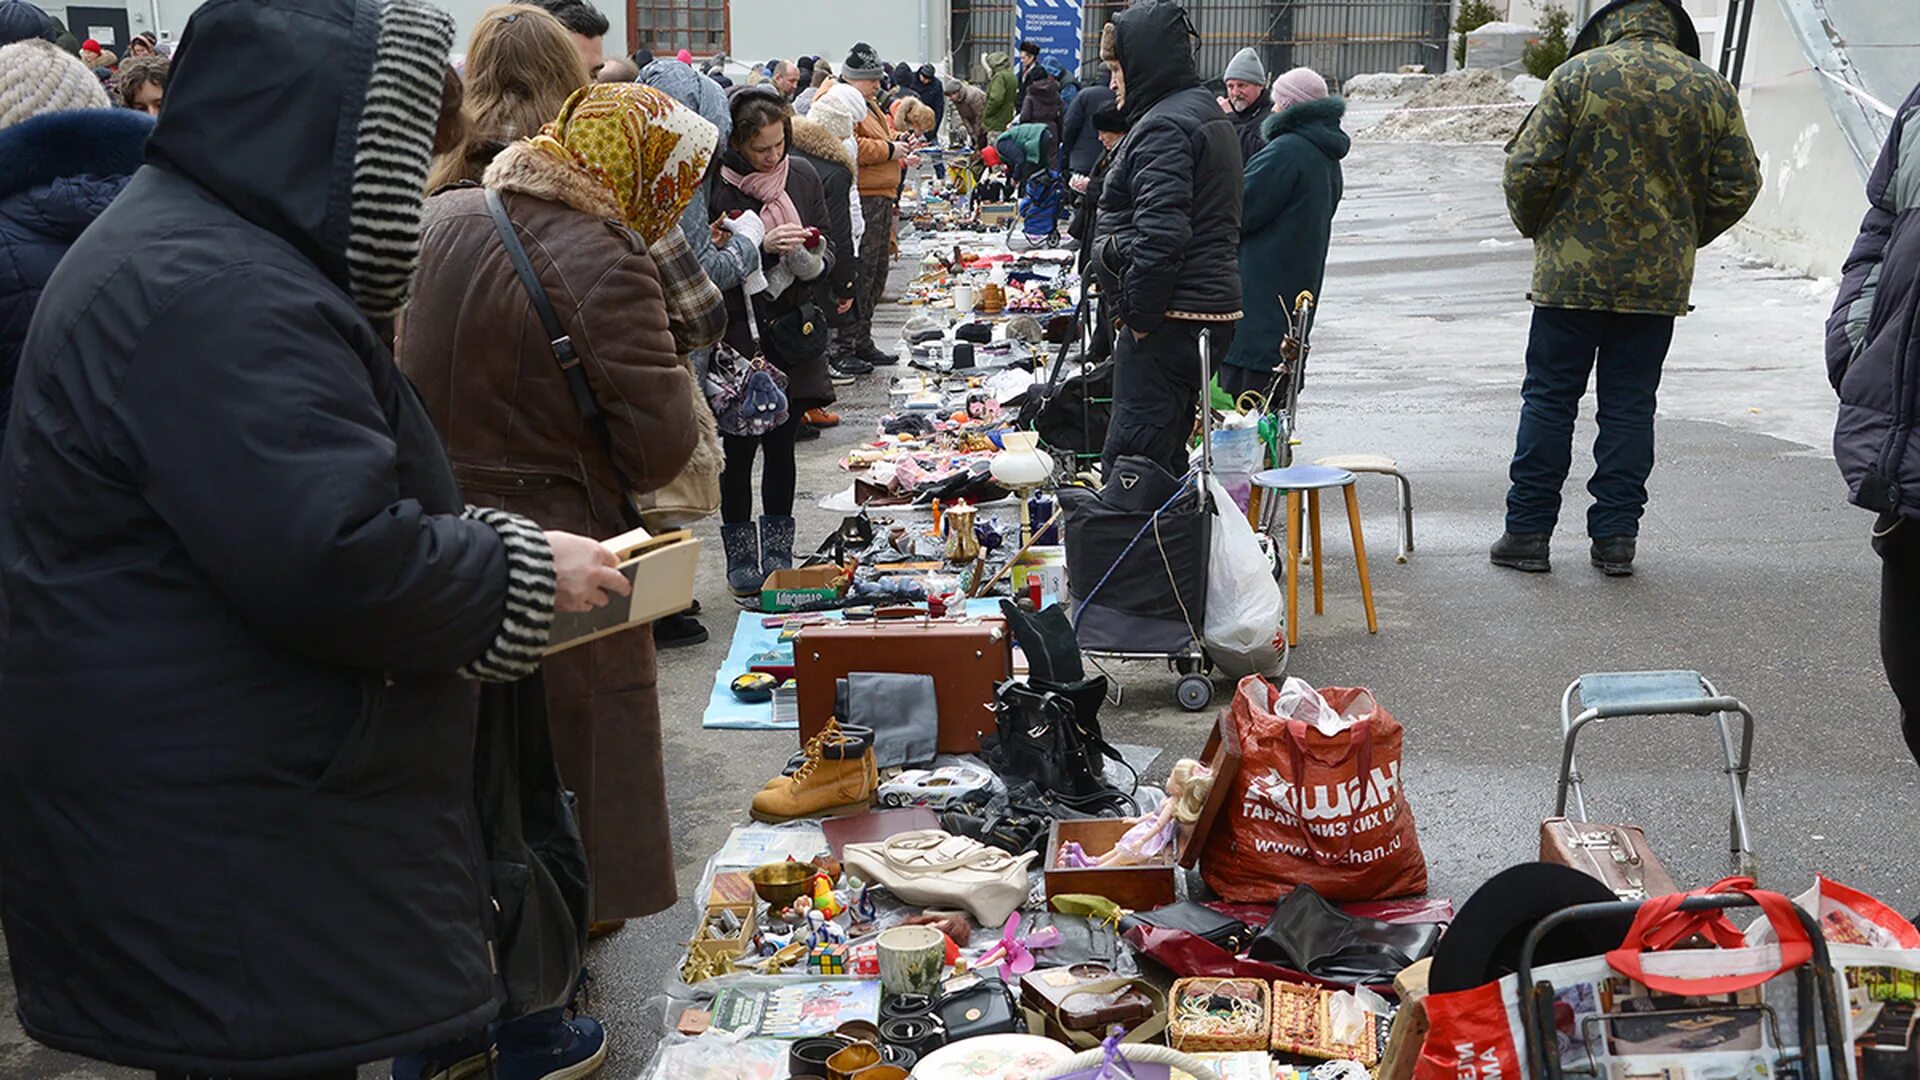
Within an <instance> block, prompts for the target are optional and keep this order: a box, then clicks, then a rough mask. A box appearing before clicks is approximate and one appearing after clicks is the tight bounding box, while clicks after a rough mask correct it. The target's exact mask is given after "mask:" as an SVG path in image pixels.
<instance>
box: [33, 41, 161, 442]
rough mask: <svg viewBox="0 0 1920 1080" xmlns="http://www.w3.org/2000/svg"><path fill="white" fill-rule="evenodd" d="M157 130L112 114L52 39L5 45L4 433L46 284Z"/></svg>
mask: <svg viewBox="0 0 1920 1080" xmlns="http://www.w3.org/2000/svg"><path fill="white" fill-rule="evenodd" d="M152 130H153V123H152V121H150V120H148V119H147V118H146V117H144V116H139V117H136V116H134V115H133V114H129V113H127V112H125V111H123V110H115V109H111V108H110V107H109V103H108V101H107V95H106V91H104V90H102V89H101V87H100V81H99V80H98V79H95V78H94V77H93V72H91V71H88V70H87V69H86V65H84V64H82V63H80V61H78V60H76V59H74V58H73V57H71V56H69V55H67V54H66V53H64V52H61V51H60V50H59V49H58V48H57V47H55V46H54V45H53V43H52V42H49V41H47V40H45V39H44V38H39V37H34V38H28V39H26V40H22V41H18V42H15V43H14V44H11V45H6V46H3V47H0V436H4V435H5V433H6V429H7V406H8V404H9V402H11V401H12V398H13V373H14V369H15V367H17V366H18V364H19V362H20V349H21V346H22V345H23V344H24V343H25V342H26V338H27V324H28V322H30V321H31V320H32V318H33V310H34V307H35V306H36V305H37V304H38V303H39V300H40V294H41V292H42V290H44V289H45V288H46V287H47V279H48V278H50V277H52V276H53V270H54V267H56V266H58V265H59V264H60V259H61V257H62V256H64V255H65V254H66V253H67V249H68V247H70V246H71V245H72V244H73V242H74V240H75V239H77V238H78V237H79V236H80V233H81V232H82V231H83V230H85V229H86V227H87V226H88V225H90V224H92V223H93V219H94V218H97V217H99V216H100V213H101V211H103V210H105V209H106V208H107V204H108V203H111V202H112V201H113V199H114V196H116V195H118V194H120V189H121V188H123V187H125V186H126V184H127V178H128V177H130V176H132V175H133V171H134V170H135V169H137V168H139V167H140V160H141V157H142V156H143V154H144V153H145V151H146V145H147V135H148V133H150V132H151V131H152Z"/></svg>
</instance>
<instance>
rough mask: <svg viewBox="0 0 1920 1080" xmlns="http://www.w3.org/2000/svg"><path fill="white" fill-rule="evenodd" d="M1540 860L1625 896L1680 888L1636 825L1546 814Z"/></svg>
mask: <svg viewBox="0 0 1920 1080" xmlns="http://www.w3.org/2000/svg"><path fill="white" fill-rule="evenodd" d="M1540 861H1541V862H1550V863H1558V864H1559V865H1561V866H1570V867H1572V868H1573V869H1575V870H1578V871H1580V872H1581V873H1583V874H1588V875H1591V876H1593V877H1596V878H1598V879H1600V881H1601V882H1602V883H1603V884H1605V885H1606V886H1607V888H1609V889H1612V890H1613V894H1614V895H1615V896H1618V897H1619V898H1620V899H1622V900H1645V899H1647V898H1649V897H1654V896H1665V895H1667V894H1668V893H1676V892H1679V891H1680V887H1679V886H1678V885H1676V884H1675V883H1674V880H1673V875H1671V874H1669V873H1667V868H1666V867H1665V866H1662V865H1661V864H1660V859H1659V858H1658V857H1657V856H1655V855H1654V853H1653V851H1652V849H1650V848H1648V847H1647V834H1646V833H1644V832H1642V831H1640V828H1639V827H1638V826H1636V825H1600V824H1593V823H1590V822H1584V821H1569V820H1567V819H1566V818H1548V819H1547V820H1545V821H1543V822H1541V823H1540Z"/></svg>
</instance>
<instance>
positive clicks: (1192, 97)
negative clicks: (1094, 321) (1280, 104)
mask: <svg viewBox="0 0 1920 1080" xmlns="http://www.w3.org/2000/svg"><path fill="white" fill-rule="evenodd" d="M1192 33H1193V24H1192V22H1191V21H1190V20H1189V19H1188V18H1187V12H1186V9H1185V8H1184V7H1182V6H1181V5H1180V4H1178V3H1175V2H1174V0H1141V2H1139V3H1136V4H1135V5H1133V6H1132V7H1130V8H1127V9H1126V10H1125V11H1122V12H1120V13H1119V14H1118V15H1115V16H1114V17H1113V21H1112V22H1110V23H1108V24H1107V27H1106V30H1105V32H1104V34H1103V36H1102V39H1101V45H1100V52H1101V56H1102V58H1103V59H1117V60H1118V61H1119V63H1120V70H1121V73H1122V76H1123V77H1124V84H1125V87H1126V91H1125V98H1124V102H1123V104H1122V108H1124V109H1125V110H1126V114H1127V119H1128V120H1129V121H1130V122H1131V125H1132V126H1131V127H1130V128H1129V130H1128V132H1127V137H1126V138H1125V139H1124V140H1123V141H1122V142H1121V143H1120V146H1119V147H1118V149H1117V150H1116V151H1115V153H1114V158H1113V164H1112V165H1110V166H1109V167H1108V169H1107V175H1106V179H1105V182H1104V183H1103V184H1102V185H1101V188H1100V216H1099V223H1098V226H1097V229H1098V238H1097V239H1096V242H1095V264H1096V268H1097V270H1098V272H1099V273H1100V274H1101V289H1102V291H1103V292H1105V293H1106V294H1107V295H1108V296H1109V297H1111V298H1113V299H1115V300H1117V301H1118V303H1117V305H1116V310H1117V314H1118V315H1119V317H1120V319H1121V321H1122V322H1124V323H1126V325H1127V326H1128V327H1129V328H1131V329H1134V330H1138V331H1141V332H1143V333H1151V332H1152V331H1154V330H1156V329H1158V328H1159V326H1160V324H1161V322H1163V321H1164V320H1166V319H1169V318H1174V319H1183V320H1191V321H1200V322H1231V321H1233V320H1234V319H1237V318H1239V317H1240V266H1239V260H1238V258H1236V255H1237V253H1238V250H1239V247H1240V185H1241V180H1242V173H1243V163H1242V161H1241V160H1240V141H1239V139H1238V137H1237V136H1236V134H1235V132H1234V128H1233V125H1232V124H1231V123H1229V122H1228V121H1227V118H1226V115H1225V114H1223V113H1222V112H1221V111H1220V106H1219V105H1217V104H1215V102H1214V100H1213V95H1212V94H1210V93H1208V92H1207V91H1206V88H1205V87H1204V86H1202V85H1201V82H1200V76H1199V73H1198V72H1197V71H1196V70H1195V69H1194V66H1193V52H1192V50H1191V49H1189V48H1187V47H1186V45H1185V43H1186V42H1187V40H1188V39H1189V37H1190V36H1191V35H1192Z"/></svg>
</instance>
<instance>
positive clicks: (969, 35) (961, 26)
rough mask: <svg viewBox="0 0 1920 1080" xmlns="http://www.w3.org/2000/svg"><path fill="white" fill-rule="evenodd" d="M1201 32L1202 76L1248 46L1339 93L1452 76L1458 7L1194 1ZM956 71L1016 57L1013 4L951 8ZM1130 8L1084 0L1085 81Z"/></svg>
mask: <svg viewBox="0 0 1920 1080" xmlns="http://www.w3.org/2000/svg"><path fill="white" fill-rule="evenodd" d="M1186 4H1187V10H1188V11H1189V12H1191V13H1192V15H1193V24H1194V26H1195V27H1196V28H1198V29H1199V31H1200V56H1199V65H1200V74H1201V76H1202V77H1204V78H1206V79H1209V80H1211V81H1213V82H1215V83H1218V82H1219V79H1220V73H1221V72H1222V71H1224V70H1226V67H1227V61H1228V60H1230V59H1232V58H1233V54H1234V53H1236V52H1238V51H1240V50H1241V49H1242V48H1245V47H1246V46H1248V45H1251V46H1253V47H1254V48H1256V49H1258V50H1259V52H1260V56H1261V59H1262V60H1263V61H1265V63H1266V65H1267V70H1268V71H1269V72H1271V73H1273V74H1276V75H1277V74H1279V73H1280V72H1282V71H1286V70H1287V69H1289V68H1294V67H1310V68H1312V69H1314V70H1315V71H1317V72H1319V73H1320V74H1322V75H1325V76H1326V77H1327V78H1329V79H1331V80H1333V81H1334V82H1335V84H1336V85H1337V84H1339V83H1342V82H1345V81H1346V79H1347V78H1348V77H1349V76H1352V75H1359V74H1363V73H1366V72H1371V71H1397V70H1398V69H1399V68H1401V67H1402V66H1404V65H1409V64H1425V65H1427V68H1428V70H1430V71H1444V70H1446V55H1447V24H1448V21H1449V19H1450V18H1451V14H1452V7H1453V5H1452V0H1186ZM952 5H953V6H952V14H953V26H952V34H951V36H950V37H949V38H948V40H949V41H951V42H953V62H954V70H955V71H958V72H963V73H968V74H970V75H977V74H978V72H977V71H976V68H977V66H978V64H979V61H980V59H981V58H982V57H984V56H985V55H986V54H987V53H991V52H1006V53H1011V52H1013V50H1014V48H1015V47H1016V46H1017V45H1018V42H1016V41H1015V40H1014V0H952ZM1126 6H1127V4H1126V0H1085V2H1084V5H1083V7H1084V14H1083V16H1082V19H1081V25H1082V27H1083V28H1084V29H1083V31H1082V33H1083V40H1082V43H1081V49H1080V55H1081V58H1082V61H1083V63H1082V65H1081V77H1082V78H1083V79H1084V78H1087V77H1088V75H1089V74H1090V73H1091V72H1092V71H1093V66H1094V65H1095V64H1096V63H1098V62H1099V59H1100V31H1101V29H1102V28H1103V27H1105V26H1106V24H1107V21H1108V20H1109V19H1111V18H1112V17H1113V15H1114V13H1115V12H1117V11H1119V10H1121V9H1122V8H1124V7H1126Z"/></svg>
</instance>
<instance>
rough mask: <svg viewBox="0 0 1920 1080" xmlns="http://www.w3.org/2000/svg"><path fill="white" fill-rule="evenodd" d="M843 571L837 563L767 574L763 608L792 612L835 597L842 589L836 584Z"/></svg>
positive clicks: (762, 601)
mask: <svg viewBox="0 0 1920 1080" xmlns="http://www.w3.org/2000/svg"><path fill="white" fill-rule="evenodd" d="M840 574H841V569H840V568H839V567H838V566H805V567H799V568H796V569H792V570H775V571H774V572H773V573H771V574H768V575H767V580H766V582H765V583H764V584H762V585H761V586H760V610H762V611H773V612H778V611H792V610H793V609H794V608H797V607H806V606H807V605H809V604H817V603H820V602H821V601H823V600H833V599H835V598H837V597H839V595H840V588H839V586H838V585H837V584H836V582H837V581H838V580H839V578H840Z"/></svg>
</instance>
